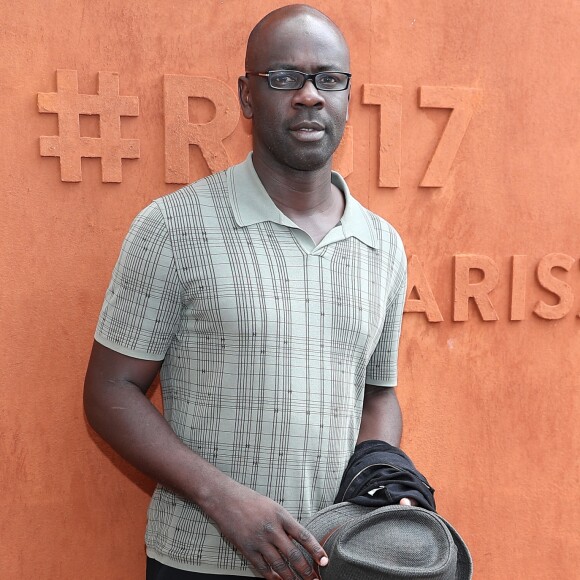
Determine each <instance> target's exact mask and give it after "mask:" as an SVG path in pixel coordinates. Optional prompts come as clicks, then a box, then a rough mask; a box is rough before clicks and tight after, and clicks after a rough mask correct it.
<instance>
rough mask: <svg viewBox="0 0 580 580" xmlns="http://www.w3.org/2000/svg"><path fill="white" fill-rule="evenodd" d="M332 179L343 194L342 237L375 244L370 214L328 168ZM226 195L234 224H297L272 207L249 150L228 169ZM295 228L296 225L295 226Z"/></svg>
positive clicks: (375, 239)
mask: <svg viewBox="0 0 580 580" xmlns="http://www.w3.org/2000/svg"><path fill="white" fill-rule="evenodd" d="M331 179H332V183H333V184H334V185H336V187H338V188H339V189H340V190H341V191H342V192H343V194H344V198H345V208H344V214H343V215H342V218H341V220H340V225H341V227H342V231H343V233H344V238H348V237H351V236H352V237H355V238H357V239H359V240H360V241H361V242H363V243H364V244H366V245H367V246H370V247H372V248H378V247H379V244H378V240H377V237H376V235H375V232H374V230H373V229H372V227H371V221H370V215H369V212H368V210H366V209H365V208H364V207H363V206H362V205H361V204H360V203H359V202H358V201H357V200H356V199H354V197H352V195H351V193H350V191H349V189H348V185H347V184H346V182H345V180H344V179H343V178H342V176H341V175H339V174H338V173H336V171H333V172H332V176H331ZM230 180H231V183H230V188H229V196H230V202H231V204H232V210H233V212H234V218H235V221H236V223H237V225H238V226H240V227H247V226H251V225H254V224H257V223H260V222H267V221H270V222H274V223H277V224H281V225H285V226H287V227H291V228H298V226H297V225H296V224H295V223H294V222H293V221H292V220H291V219H290V218H288V217H287V216H285V215H284V214H283V213H282V212H281V211H280V210H279V209H278V207H276V204H275V203H274V202H273V201H272V199H271V198H270V196H269V195H268V192H267V191H266V189H265V188H264V186H263V185H262V182H261V181H260V178H259V177H258V174H257V173H256V170H255V169H254V164H253V162H252V153H249V154H248V156H247V157H246V159H245V160H244V161H243V162H242V163H240V164H239V165H234V166H233V167H232V168H231V169H230ZM298 229H299V228H298Z"/></svg>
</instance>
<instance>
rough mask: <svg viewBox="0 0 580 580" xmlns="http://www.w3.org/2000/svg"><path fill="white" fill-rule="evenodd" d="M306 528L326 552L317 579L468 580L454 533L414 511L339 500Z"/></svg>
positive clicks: (468, 567) (432, 516)
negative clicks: (326, 560) (340, 501)
mask: <svg viewBox="0 0 580 580" xmlns="http://www.w3.org/2000/svg"><path fill="white" fill-rule="evenodd" d="M305 527H306V528H307V529H308V530H310V532H311V533H312V534H313V535H314V537H315V538H316V539H317V540H318V542H319V543H320V544H322V545H323V547H324V549H325V550H326V553H327V554H328V565H327V566H324V567H321V568H320V569H319V570H318V571H317V573H318V577H319V578H321V580H400V579H402V578H423V579H426V580H427V579H428V580H470V578H471V576H472V571H473V564H472V562H471V556H470V555H469V550H468V549H467V546H466V545H465V542H464V541H463V540H462V539H461V537H460V536H459V534H458V533H457V532H456V531H455V530H454V529H453V528H452V527H451V526H450V525H449V524H448V523H447V522H446V521H445V520H444V519H443V518H442V517H441V516H439V515H438V514H436V513H435V512H431V511H428V510H425V509H423V508H419V507H411V506H402V505H389V506H385V507H379V508H372V507H365V506H359V505H355V504H352V503H348V502H344V503H339V504H334V505H331V506H329V507H327V508H325V509H323V510H321V511H319V512H318V513H316V514H315V515H314V516H313V517H312V519H310V521H308V522H306V524H305Z"/></svg>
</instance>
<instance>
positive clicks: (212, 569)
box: [146, 547, 262, 578]
mask: <svg viewBox="0 0 580 580" xmlns="http://www.w3.org/2000/svg"><path fill="white" fill-rule="evenodd" d="M146 552H147V556H149V558H153V560H157V561H158V562H161V564H164V565H165V566H170V567H171V568H177V569H178V570H185V571H187V572H197V573H199V574H221V575H222V576H245V577H247V578H262V576H256V574H254V573H253V572H252V571H251V570H247V569H246V570H232V569H230V568H227V569H226V568H218V567H216V566H210V565H209V564H201V565H198V566H195V565H193V564H188V563H186V562H176V561H175V560H173V559H172V558H169V557H168V556H165V555H163V554H159V553H158V552H156V551H155V550H154V549H153V548H149V547H148V548H147V550H146Z"/></svg>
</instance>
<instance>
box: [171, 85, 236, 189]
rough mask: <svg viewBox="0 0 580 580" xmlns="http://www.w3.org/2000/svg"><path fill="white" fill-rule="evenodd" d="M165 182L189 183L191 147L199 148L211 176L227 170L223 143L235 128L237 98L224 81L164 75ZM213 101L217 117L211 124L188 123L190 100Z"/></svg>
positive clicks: (226, 155) (228, 162) (227, 162)
mask: <svg viewBox="0 0 580 580" xmlns="http://www.w3.org/2000/svg"><path fill="white" fill-rule="evenodd" d="M163 94H164V106H165V181H166V183H189V181H190V178H189V146H190V145H197V146H198V147H199V148H200V149H201V153H202V155H203V157H204V159H205V161H206V163H207V165H208V167H209V169H210V171H211V172H212V173H215V172H217V171H221V170H223V169H226V168H227V167H228V166H229V165H230V160H229V157H228V153H227V151H226V148H225V147H224V144H223V140H224V139H225V138H226V137H229V136H230V135H231V134H232V133H233V132H234V129H235V128H236V125H237V124H238V120H239V117H240V111H239V106H238V99H237V97H236V95H235V93H234V92H233V91H232V90H231V89H230V88H229V87H228V85H226V84H225V83H224V82H222V81H220V80H218V79H214V78H209V77H191V76H184V75H165V76H164V82H163ZM190 97H198V98H204V99H208V100H210V101H211V102H212V103H213V104H214V106H215V116H214V118H213V119H212V120H211V121H210V122H209V123H202V124H195V123H190V122H189V98H190Z"/></svg>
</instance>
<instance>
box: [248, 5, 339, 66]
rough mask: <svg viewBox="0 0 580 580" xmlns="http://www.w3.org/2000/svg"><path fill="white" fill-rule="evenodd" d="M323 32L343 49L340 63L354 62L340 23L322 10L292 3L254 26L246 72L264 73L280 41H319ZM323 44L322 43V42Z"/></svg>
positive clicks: (298, 43)
mask: <svg viewBox="0 0 580 580" xmlns="http://www.w3.org/2000/svg"><path fill="white" fill-rule="evenodd" d="M322 32H323V37H324V38H328V37H329V36H333V37H334V40H335V41H336V46H337V47H339V50H338V52H340V53H341V54H337V60H342V61H343V62H344V61H345V60H346V62H347V63H348V62H349V60H350V56H349V50H348V45H347V43H346V40H345V38H344V36H343V34H342V32H341V31H340V29H339V28H338V26H336V24H335V23H334V22H333V21H332V20H331V19H330V18H328V16H326V14H323V13H322V12H320V11H319V10H316V9H315V8H312V7H311V6H307V5H306V4H290V5H289V6H283V7H282V8H278V9H277V10H274V11H272V12H270V13H269V14H267V15H266V16H264V18H262V20H260V22H258V24H256V26H255V27H254V29H253V30H252V32H251V33H250V36H249V38H248V45H247V49H246V70H248V71H255V70H263V67H264V66H266V64H265V63H267V62H268V61H270V62H271V61H272V57H273V56H274V55H273V54H272V52H275V50H276V45H277V44H278V43H279V42H283V43H288V42H295V43H296V44H297V45H300V43H301V42H302V41H303V40H304V38H310V39H316V38H317V37H318V36H319V35H320V34H321V33H322ZM321 41H322V40H321Z"/></svg>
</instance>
